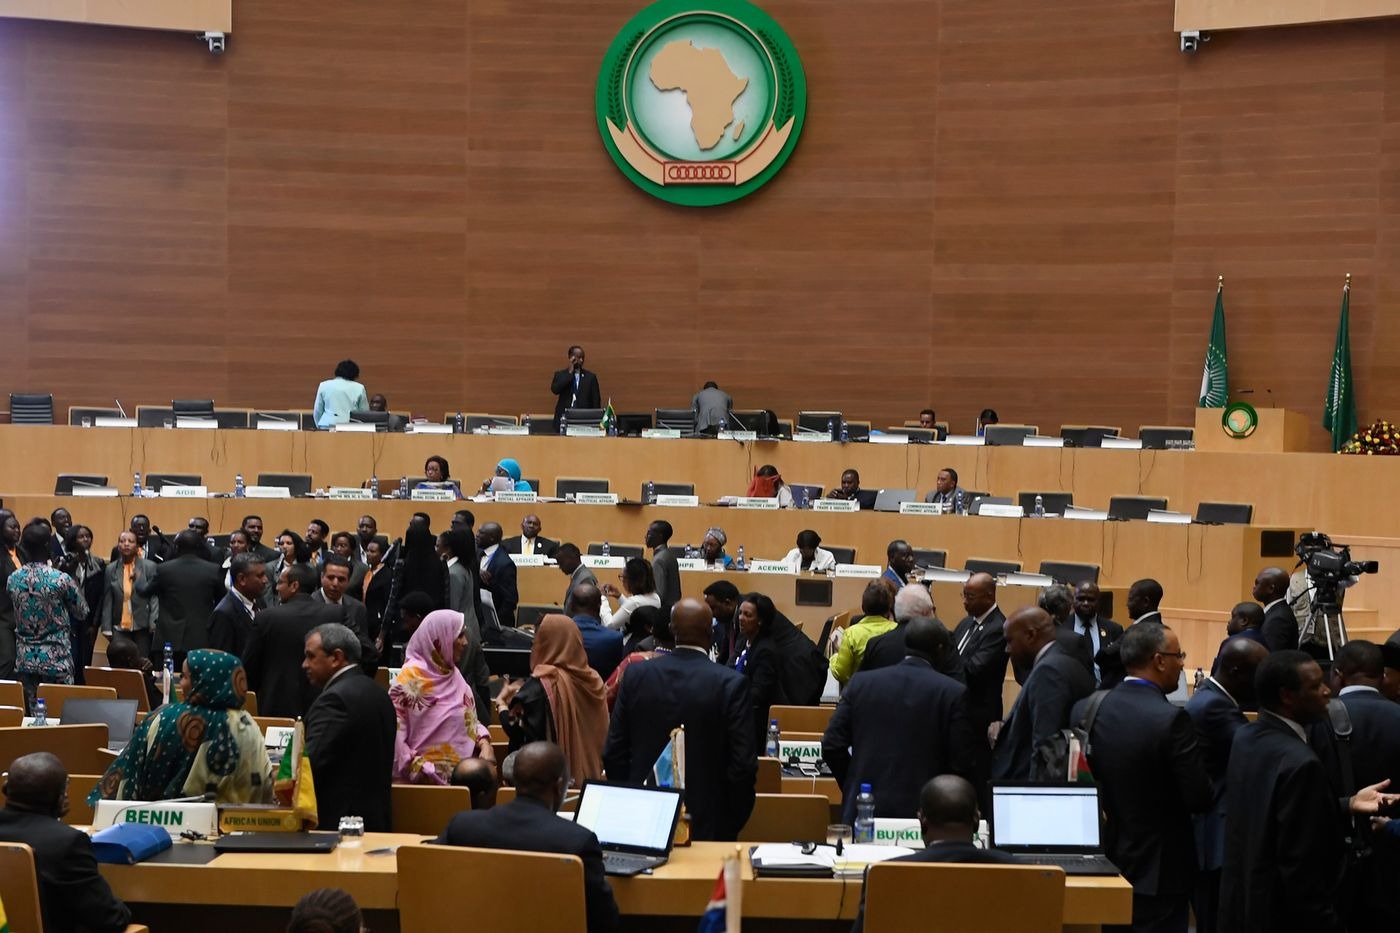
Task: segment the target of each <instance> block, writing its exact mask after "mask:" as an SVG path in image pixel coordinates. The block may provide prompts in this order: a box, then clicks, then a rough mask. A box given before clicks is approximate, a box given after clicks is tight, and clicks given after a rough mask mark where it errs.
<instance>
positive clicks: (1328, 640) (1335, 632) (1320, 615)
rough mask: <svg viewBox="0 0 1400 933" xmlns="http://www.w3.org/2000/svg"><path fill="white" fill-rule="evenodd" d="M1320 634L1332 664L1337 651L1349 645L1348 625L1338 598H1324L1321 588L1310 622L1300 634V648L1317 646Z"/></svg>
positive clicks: (1313, 603)
mask: <svg viewBox="0 0 1400 933" xmlns="http://www.w3.org/2000/svg"><path fill="white" fill-rule="evenodd" d="M1318 633H1321V641H1322V642H1324V643H1325V644H1326V645H1327V661H1328V663H1329V664H1330V663H1331V662H1332V661H1333V659H1334V658H1335V657H1336V653H1337V649H1338V648H1340V647H1342V645H1345V644H1346V643H1347V624H1346V619H1345V618H1343V617H1342V607H1341V606H1339V605H1338V604H1337V601H1336V597H1335V596H1332V597H1331V598H1327V597H1324V596H1323V595H1322V589H1321V588H1320V587H1319V588H1318V590H1317V595H1316V596H1315V597H1314V599H1313V602H1312V605H1311V607H1310V608H1309V609H1308V620H1307V621H1306V622H1304V623H1303V628H1302V630H1301V631H1299V632H1298V645H1299V647H1304V646H1310V647H1311V646H1315V645H1316V644H1317V642H1318V639H1317V637H1316V636H1317V634H1318ZM1305 650H1306V649H1305ZM1309 653H1311V652H1309Z"/></svg>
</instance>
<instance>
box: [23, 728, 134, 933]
mask: <svg viewBox="0 0 1400 933" xmlns="http://www.w3.org/2000/svg"><path fill="white" fill-rule="evenodd" d="M4 790H5V809H3V810H0V842H22V843H24V844H25V845H27V846H29V847H30V848H31V849H33V850H34V867H35V869H36V870H37V872H38V875H39V907H40V910H41V911H42V913H43V920H44V929H45V930H46V931H48V933H72V931H75V930H86V931H91V933H116V931H119V930H123V929H125V928H126V925H127V924H128V923H130V922H131V911H130V910H128V909H127V906H126V905H125V904H123V903H122V902H121V901H119V900H117V898H116V896H115V895H114V894H113V893H112V889H111V888H110V887H108V886H107V881H106V879H104V878H103V877H102V876H101V875H100V874H98V871H97V860H96V859H95V858H94V857H93V854H92V841H91V840H90V839H89V838H88V835H87V833H84V832H81V831H79V830H76V829H74V828H72V827H71V826H67V825H65V824H64V823H63V822H62V817H63V815H64V814H65V813H67V812H68V772H67V770H65V769H64V767H63V762H61V761H59V760H58V758H57V757H56V756H54V755H51V754H49V753H48V752H35V753H34V754H32V755H25V756H24V757H22V758H16V759H15V760H14V761H13V762H11V763H10V767H9V770H8V771H7V772H6V773H5V786H4Z"/></svg>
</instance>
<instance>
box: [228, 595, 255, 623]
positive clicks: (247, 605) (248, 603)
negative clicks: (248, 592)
mask: <svg viewBox="0 0 1400 933" xmlns="http://www.w3.org/2000/svg"><path fill="white" fill-rule="evenodd" d="M229 592H230V593H232V594H233V595H234V596H237V597H238V601H239V602H240V603H242V604H243V608H244V609H246V610H247V611H248V615H249V617H251V616H252V615H253V601H252V600H251V599H249V598H248V597H246V596H244V595H243V594H242V593H240V592H238V591H237V590H229Z"/></svg>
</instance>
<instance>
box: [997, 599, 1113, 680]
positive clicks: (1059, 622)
mask: <svg viewBox="0 0 1400 933" xmlns="http://www.w3.org/2000/svg"><path fill="white" fill-rule="evenodd" d="M1036 605H1037V606H1039V607H1040V608H1041V609H1044V610H1045V611H1046V613H1047V614H1048V615H1049V616H1050V621H1051V622H1054V623H1055V643H1056V644H1058V645H1059V646H1060V647H1061V648H1063V649H1064V651H1065V653H1066V654H1068V655H1069V656H1070V657H1072V658H1074V659H1076V660H1077V661H1079V663H1080V664H1083V665H1084V669H1085V670H1086V671H1088V672H1089V673H1090V674H1091V675H1092V674H1093V673H1094V651H1093V648H1092V646H1091V645H1090V644H1089V643H1088V642H1086V641H1085V640H1084V639H1083V638H1082V637H1081V636H1079V635H1077V634H1075V631H1074V627H1073V626H1072V625H1071V624H1070V619H1072V618H1073V616H1074V593H1073V591H1072V590H1070V588H1069V587H1067V586H1065V585H1064V584H1063V583H1052V584H1051V585H1050V586H1047V587H1045V588H1044V589H1042V590H1041V591H1040V595H1039V596H1037V597H1036ZM1029 673H1030V669H1029V668H1023V667H1019V666H1018V667H1016V668H1015V675H1016V682H1017V683H1018V684H1023V683H1025V682H1026V675H1027V674H1029Z"/></svg>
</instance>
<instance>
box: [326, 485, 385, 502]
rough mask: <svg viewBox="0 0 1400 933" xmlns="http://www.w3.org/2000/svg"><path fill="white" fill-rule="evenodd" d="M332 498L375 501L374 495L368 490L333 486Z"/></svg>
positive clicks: (331, 490)
mask: <svg viewBox="0 0 1400 933" xmlns="http://www.w3.org/2000/svg"><path fill="white" fill-rule="evenodd" d="M330 497H331V498H332V499H373V498H374V493H373V492H371V491H370V490H368V489H361V488H360V487H359V486H332V487H331V488H330Z"/></svg>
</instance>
